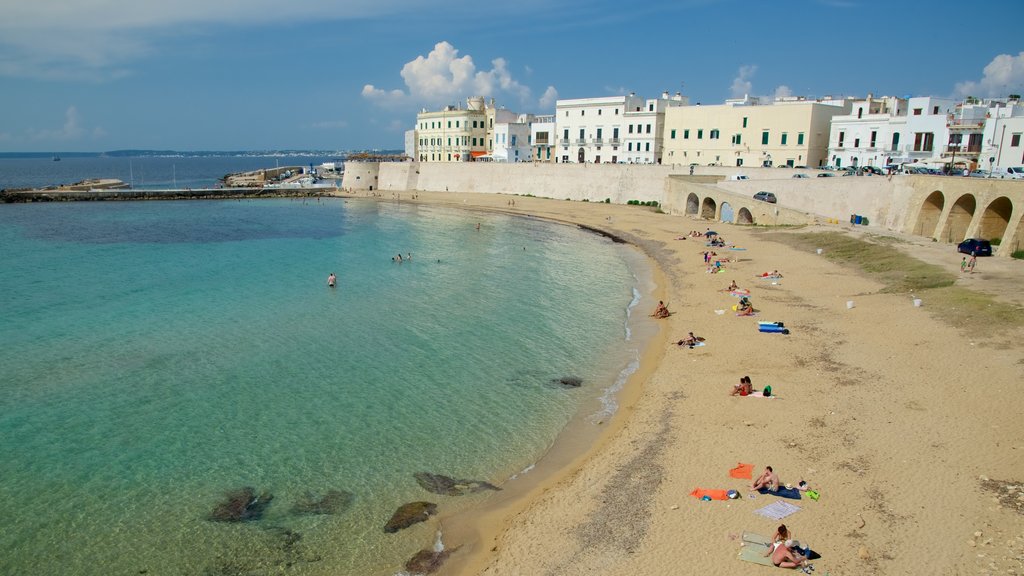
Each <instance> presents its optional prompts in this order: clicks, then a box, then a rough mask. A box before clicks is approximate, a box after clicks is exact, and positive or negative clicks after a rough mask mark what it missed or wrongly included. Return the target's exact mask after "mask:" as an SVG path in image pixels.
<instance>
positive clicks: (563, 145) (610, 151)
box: [555, 92, 687, 164]
mask: <svg viewBox="0 0 1024 576" xmlns="http://www.w3.org/2000/svg"><path fill="white" fill-rule="evenodd" d="M686 102H687V100H686V98H685V97H683V96H681V95H679V94H676V95H675V96H674V97H671V98H670V97H669V95H668V93H667V92H666V93H664V94H662V97H661V98H660V99H653V100H646V101H645V100H644V99H643V98H640V97H639V96H637V95H636V94H634V93H630V94H629V95H627V96H609V97H604V98H578V99H571V100H559V101H558V102H557V104H556V105H555V132H556V135H557V138H558V141H557V152H556V154H557V158H556V161H557V162H563V163H586V162H593V163H598V164H599V163H602V162H611V163H627V162H634V163H647V164H654V163H658V162H660V161H661V145H660V142H661V141H662V132H663V130H664V115H665V110H666V109H667V108H669V107H673V106H683V105H685V103H686Z"/></svg>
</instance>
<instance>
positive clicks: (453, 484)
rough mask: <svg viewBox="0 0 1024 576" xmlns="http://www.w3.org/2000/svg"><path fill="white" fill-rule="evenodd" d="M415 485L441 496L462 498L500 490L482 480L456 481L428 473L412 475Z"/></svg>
mask: <svg viewBox="0 0 1024 576" xmlns="http://www.w3.org/2000/svg"><path fill="white" fill-rule="evenodd" d="M413 477H414V478H416V483H417V484H419V485H420V486H422V487H423V489H424V490H426V491H427V492H433V493H434V494H442V495H444V496H464V495H466V494H473V493H475V492H481V491H483V490H501V488H498V487H497V486H495V485H494V484H491V483H490V482H484V481H483V480H456V479H455V478H451V477H448V476H444V475H442V474H431V473H430V472H417V473H415V474H413Z"/></svg>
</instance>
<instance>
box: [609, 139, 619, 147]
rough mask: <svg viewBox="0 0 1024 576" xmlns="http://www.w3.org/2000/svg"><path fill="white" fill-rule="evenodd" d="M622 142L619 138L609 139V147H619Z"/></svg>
mask: <svg viewBox="0 0 1024 576" xmlns="http://www.w3.org/2000/svg"><path fill="white" fill-rule="evenodd" d="M621 142H622V140H621V139H619V138H609V139H608V145H609V146H618V145H620V143H621Z"/></svg>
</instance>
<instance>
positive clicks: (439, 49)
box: [362, 41, 530, 107]
mask: <svg viewBox="0 0 1024 576" xmlns="http://www.w3.org/2000/svg"><path fill="white" fill-rule="evenodd" d="M491 64H492V66H493V68H491V69H490V70H479V71H478V70H477V69H476V65H475V64H474V63H473V57H472V56H469V55H468V54H467V55H465V56H459V51H458V50H457V49H456V48H455V47H454V46H452V45H451V44H449V43H448V42H444V41H442V42H438V43H437V44H435V45H434V48H433V50H431V51H430V53H429V54H427V55H426V56H423V55H419V56H417V57H416V58H415V59H413V60H411V61H410V62H407V63H406V64H405V66H402V72H401V76H402V79H403V80H404V81H405V86H406V88H407V89H408V92H406V91H404V90H400V89H392V90H385V89H382V88H378V87H376V86H374V85H373V84H367V85H365V86H363V91H362V95H363V97H364V98H366V99H367V100H370V101H372V102H374V103H375V104H378V105H380V106H384V107H397V106H402V105H406V104H415V105H427V106H430V105H438V104H450V103H452V102H453V101H455V100H461V99H462V98H463V97H466V96H492V97H500V96H508V97H512V98H515V99H516V100H518V102H519V104H520V105H525V104H526V103H527V100H529V98H530V89H529V87H527V86H525V85H523V84H520V83H519V81H517V80H516V79H515V78H513V77H512V74H511V72H509V70H508V63H507V62H506V61H505V59H504V58H496V59H494V60H492V61H491Z"/></svg>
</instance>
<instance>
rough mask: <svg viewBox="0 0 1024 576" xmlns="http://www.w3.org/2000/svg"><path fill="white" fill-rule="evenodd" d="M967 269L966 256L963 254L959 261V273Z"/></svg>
mask: <svg viewBox="0 0 1024 576" xmlns="http://www.w3.org/2000/svg"><path fill="white" fill-rule="evenodd" d="M966 271H967V256H964V258H963V260H961V261H960V273H961V274H963V273H964V272H966Z"/></svg>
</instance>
